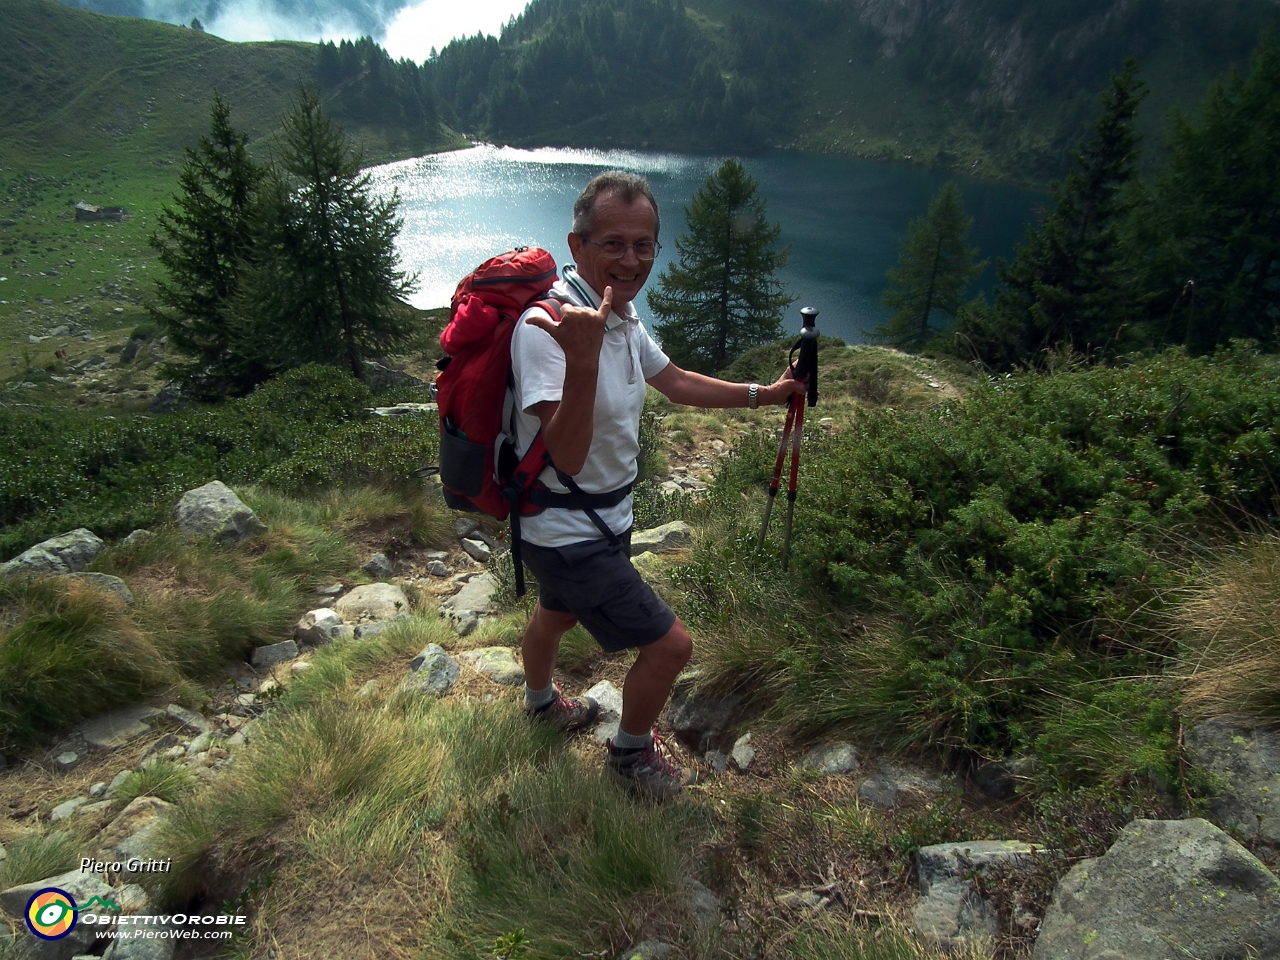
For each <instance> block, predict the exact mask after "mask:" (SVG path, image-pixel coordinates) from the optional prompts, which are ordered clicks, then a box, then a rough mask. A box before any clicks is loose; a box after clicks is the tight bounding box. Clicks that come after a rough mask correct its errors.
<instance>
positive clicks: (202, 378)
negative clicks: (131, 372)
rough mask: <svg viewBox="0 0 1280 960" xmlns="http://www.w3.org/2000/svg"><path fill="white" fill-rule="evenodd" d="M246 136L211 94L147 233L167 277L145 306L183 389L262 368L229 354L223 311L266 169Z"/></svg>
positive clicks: (251, 379) (228, 388)
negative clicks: (167, 201) (164, 338)
mask: <svg viewBox="0 0 1280 960" xmlns="http://www.w3.org/2000/svg"><path fill="white" fill-rule="evenodd" d="M248 141H249V138H248V136H247V135H246V134H244V133H241V132H240V131H238V130H236V129H235V128H234V127H233V126H232V125H231V111H230V108H229V107H228V106H227V104H226V101H224V100H223V99H222V98H221V97H220V96H217V95H216V94H215V96H214V98H213V106H212V109H211V110H210V130H209V134H208V136H204V137H201V138H200V140H199V141H198V143H197V145H196V147H195V148H194V149H192V148H190V147H188V148H187V151H186V153H187V162H186V164H185V165H184V166H183V168H182V172H181V173H180V174H179V176H178V192H177V194H176V195H175V197H174V198H173V204H172V205H171V206H169V205H166V206H165V207H163V208H162V209H161V212H160V215H159V217H158V218H157V219H158V228H157V230H156V232H155V233H154V234H153V235H152V236H151V238H150V244H151V246H152V247H153V248H154V249H155V250H156V251H157V253H158V254H159V258H158V259H159V260H160V263H161V265H162V266H163V267H164V268H165V270H166V271H167V273H168V277H167V279H164V280H159V281H157V283H156V299H157V300H158V305H152V306H150V308H149V309H150V311H151V314H152V316H153V317H154V318H155V319H156V321H157V322H158V323H159V324H160V325H161V327H162V328H163V329H164V331H165V333H166V334H167V335H168V337H169V342H170V343H171V344H172V346H173V347H174V348H175V350H177V351H178V352H179V353H181V354H182V355H183V357H184V358H185V359H184V360H181V361H177V362H174V363H171V364H169V365H168V367H167V371H166V372H167V373H168V375H169V376H171V377H173V378H175V379H176V380H178V381H179V382H180V383H181V384H182V389H183V392H184V393H186V394H188V395H189V396H195V397H202V398H205V399H216V398H218V397H221V396H226V395H236V394H241V393H245V392H247V391H248V390H249V389H251V388H252V386H253V384H254V383H257V382H258V381H259V380H261V379H262V377H263V376H264V375H265V374H264V371H263V370H262V368H261V366H260V365H259V364H257V363H256V362H255V361H253V360H252V359H250V358H248V357H245V356H243V355H241V354H239V353H237V351H236V348H235V344H234V340H235V332H234V329H233V323H232V320H231V317H230V315H229V307H230V304H231V301H232V300H233V298H234V297H235V296H236V295H237V293H238V291H239V288H240V278H241V271H242V269H243V261H244V259H245V258H246V257H247V256H248V255H249V254H250V252H251V251H252V248H253V217H252V208H253V202H254V197H255V195H256V193H257V191H258V189H259V187H260V186H261V184H262V181H263V178H264V177H265V175H266V168H265V167H263V166H262V165H260V164H258V163H256V162H255V161H254V160H253V159H252V158H251V157H250V156H249V151H248V146H247V145H248Z"/></svg>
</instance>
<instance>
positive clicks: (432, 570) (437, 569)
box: [427, 560, 449, 577]
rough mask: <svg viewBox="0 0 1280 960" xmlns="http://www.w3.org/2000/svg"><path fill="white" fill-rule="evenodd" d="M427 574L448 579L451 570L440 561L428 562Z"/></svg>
mask: <svg viewBox="0 0 1280 960" xmlns="http://www.w3.org/2000/svg"><path fill="white" fill-rule="evenodd" d="M427 573H429V574H431V575H432V576H433V577H447V576H448V575H449V568H448V567H446V566H445V565H444V564H443V563H442V562H441V561H439V560H430V561H428V562H427Z"/></svg>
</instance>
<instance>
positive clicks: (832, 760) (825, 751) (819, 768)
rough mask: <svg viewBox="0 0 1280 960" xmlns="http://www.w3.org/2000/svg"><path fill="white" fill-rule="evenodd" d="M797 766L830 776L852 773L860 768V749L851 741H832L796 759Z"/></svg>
mask: <svg viewBox="0 0 1280 960" xmlns="http://www.w3.org/2000/svg"><path fill="white" fill-rule="evenodd" d="M796 766H797V767H799V768H800V769H801V770H813V771H815V772H816V773H821V774H824V775H825V776H828V777H832V776H837V775H839V774H842V773H852V772H853V771H854V770H856V769H858V751H857V749H856V748H855V747H854V746H853V744H851V743H830V744H827V745H826V746H821V747H814V748H813V749H812V750H810V751H809V752H808V753H806V754H805V755H804V756H803V757H801V758H800V759H799V760H798V761H796Z"/></svg>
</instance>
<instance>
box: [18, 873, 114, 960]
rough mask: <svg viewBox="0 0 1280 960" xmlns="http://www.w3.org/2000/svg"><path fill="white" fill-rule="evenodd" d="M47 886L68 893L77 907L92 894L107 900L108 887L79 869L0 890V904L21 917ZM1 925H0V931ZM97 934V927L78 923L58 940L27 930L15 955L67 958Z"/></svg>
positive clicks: (86, 947) (28, 958) (50, 959)
mask: <svg viewBox="0 0 1280 960" xmlns="http://www.w3.org/2000/svg"><path fill="white" fill-rule="evenodd" d="M46 887H57V888H58V889H59V890H65V891H66V892H67V893H68V894H70V895H71V899H72V900H74V901H75V903H76V906H81V905H82V904H86V903H88V902H89V901H90V900H92V899H93V898H94V897H101V898H103V899H110V898H111V896H112V895H113V891H112V889H111V887H109V886H107V884H106V883H104V882H103V880H102V878H101V877H100V876H98V875H97V874H93V873H81V872H80V871H79V870H78V869H76V870H72V871H70V872H68V873H64V874H60V875H59V876H56V877H48V878H46V879H44V880H36V881H35V882H34V883H24V884H22V885H21V886H17V887H10V888H9V889H8V890H5V891H3V892H0V907H3V908H4V910H5V912H6V913H8V914H9V915H10V916H12V917H21V916H23V915H24V914H25V913H26V911H27V904H28V903H29V902H30V900H31V898H32V897H33V896H35V895H36V893H38V892H39V891H41V890H43V889H44V888H46ZM3 929H4V925H3V924H0V930H3ZM96 937H97V929H96V928H95V927H93V926H90V925H89V924H84V923H77V924H74V925H73V926H72V928H71V932H70V933H68V934H67V935H66V936H65V937H62V938H61V939H58V940H41V939H38V938H36V937H34V936H32V935H31V934H30V933H27V932H26V931H24V932H23V934H22V935H21V936H20V937H19V938H18V939H17V940H16V942H15V946H16V947H17V950H18V954H17V955H18V956H19V957H22V958H24V960H70V958H71V957H74V956H76V955H77V954H85V953H88V952H89V948H90V947H91V946H93V942H94V940H95V939H96Z"/></svg>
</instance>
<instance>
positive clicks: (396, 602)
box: [334, 583, 409, 623]
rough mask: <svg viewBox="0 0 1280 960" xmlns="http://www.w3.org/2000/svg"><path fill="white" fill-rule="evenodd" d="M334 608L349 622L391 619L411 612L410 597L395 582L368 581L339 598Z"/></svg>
mask: <svg viewBox="0 0 1280 960" xmlns="http://www.w3.org/2000/svg"><path fill="white" fill-rule="evenodd" d="M334 609H335V610H337V611H338V616H340V617H342V619H343V620H345V621H346V622H347V623H355V622H356V621H357V620H362V619H363V620H390V619H392V618H393V617H396V616H398V615H400V614H401V613H408V612H409V598H408V597H406V596H405V595H404V591H403V590H401V589H400V588H399V587H397V586H396V585H395V584H391V583H366V584H364V585H363V586H359V587H356V588H355V589H354V590H352V591H351V592H350V593H348V594H347V595H346V596H344V597H342V598H341V599H339V600H338V602H337V603H336V604H334Z"/></svg>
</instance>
